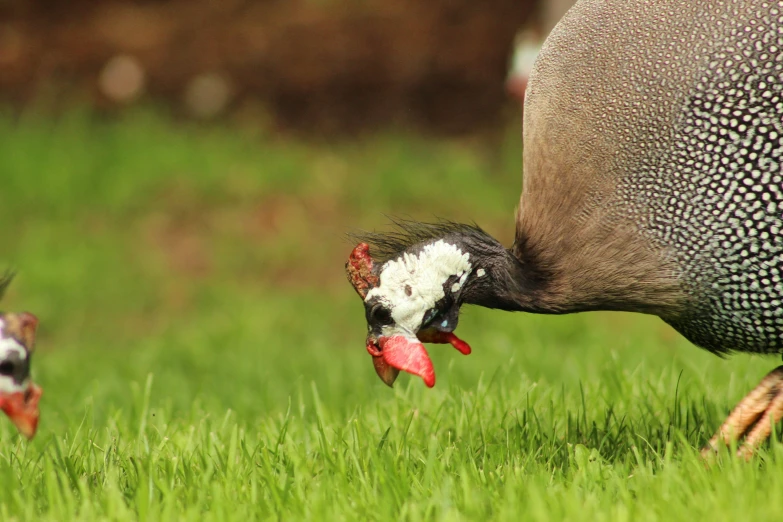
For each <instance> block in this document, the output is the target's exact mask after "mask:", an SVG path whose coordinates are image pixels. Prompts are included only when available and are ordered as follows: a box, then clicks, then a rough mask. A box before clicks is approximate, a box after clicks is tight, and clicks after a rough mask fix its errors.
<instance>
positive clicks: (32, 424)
mask: <svg viewBox="0 0 783 522" xmlns="http://www.w3.org/2000/svg"><path fill="white" fill-rule="evenodd" d="M42 393H43V391H42V390H41V388H40V387H39V386H37V385H35V384H32V383H30V385H29V386H28V388H27V390H25V391H17V392H12V393H0V409H1V410H3V411H4V412H5V414H6V415H8V418H9V419H11V422H13V423H14V426H16V429H17V430H19V433H21V434H22V435H24V436H25V437H26V438H27V439H32V438H33V437H34V436H35V431H36V430H37V429H38V417H39V411H38V401H39V400H40V398H41V394H42Z"/></svg>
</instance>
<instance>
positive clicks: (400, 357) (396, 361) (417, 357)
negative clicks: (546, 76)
mask: <svg viewBox="0 0 783 522" xmlns="http://www.w3.org/2000/svg"><path fill="white" fill-rule="evenodd" d="M379 344H380V347H381V353H382V355H383V360H384V361H386V362H387V363H388V364H389V365H390V366H393V367H394V368H397V369H398V370H403V371H406V372H408V373H412V374H413V375H418V376H419V377H421V378H422V380H424V384H426V385H427V387H428V388H432V387H433V386H435V369H434V368H433V366H432V361H431V360H430V356H429V355H428V354H427V350H425V349H424V345H423V344H421V343H418V342H415V341H411V340H409V339H407V338H405V337H403V336H401V335H393V336H391V337H386V338H381V339H380V342H379Z"/></svg>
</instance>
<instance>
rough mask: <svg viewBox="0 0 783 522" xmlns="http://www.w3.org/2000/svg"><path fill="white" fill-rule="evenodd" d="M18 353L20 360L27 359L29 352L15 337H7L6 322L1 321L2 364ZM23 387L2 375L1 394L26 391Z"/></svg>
mask: <svg viewBox="0 0 783 522" xmlns="http://www.w3.org/2000/svg"><path fill="white" fill-rule="evenodd" d="M13 352H16V353H17V354H18V355H19V357H20V358H22V359H26V358H27V350H25V349H24V346H22V345H21V344H19V343H18V342H17V341H16V339H14V338H13V337H6V335H5V321H3V320H2V319H0V362H2V361H4V360H5V359H6V358H7V357H8V356H9V355H11V354H12V353H13ZM24 389H25V387H24V386H23V385H20V384H17V383H15V382H14V379H13V378H12V377H9V376H7V375H0V393H12V392H17V391H22V390H24Z"/></svg>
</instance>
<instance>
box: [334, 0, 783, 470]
mask: <svg viewBox="0 0 783 522" xmlns="http://www.w3.org/2000/svg"><path fill="white" fill-rule="evenodd" d="M781 53H783V2H779V1H776V2H765V1H759V0H734V1H732V0H719V1H714V2H692V1H689V0H674V1H671V2H643V1H640V0H633V1H628V0H604V1H599V0H581V1H580V2H578V3H577V4H576V6H575V7H574V8H573V9H571V10H570V11H569V12H568V14H567V15H566V16H565V17H564V18H563V20H562V21H561V22H560V24H559V25H558V26H557V27H556V28H555V30H554V31H553V32H552V34H551V35H550V36H549V38H548V39H547V41H546V42H545V44H544V46H543V48H542V50H541V52H540V55H539V57H538V59H537V61H536V65H535V67H534V69H533V73H532V75H531V78H530V82H529V84H528V87H527V92H526V97H525V114H524V172H525V177H524V186H523V190H522V196H521V199H520V206H519V211H518V214H517V217H516V238H515V241H514V244H513V245H512V246H511V248H509V249H506V248H505V247H504V246H502V245H501V244H500V243H499V242H498V241H496V240H495V239H493V238H492V237H490V236H489V235H487V234H486V233H484V232H483V231H481V230H480V229H478V228H476V227H473V226H467V225H458V224H452V223H438V224H417V223H409V222H398V228H397V230H396V231H394V232H391V233H388V234H368V235H366V236H364V237H362V238H361V240H362V242H361V243H360V244H359V245H358V246H357V247H356V248H355V249H354V251H353V252H352V254H351V257H350V259H349V261H348V263H347V265H346V268H347V271H348V276H349V279H350V281H351V282H352V284H353V285H354V288H355V289H356V291H357V292H358V293H359V295H360V296H361V297H362V300H363V302H364V308H365V313H366V319H367V324H368V336H367V350H368V352H369V353H370V354H371V355H372V357H373V361H374V364H375V369H376V371H377V373H378V375H379V376H380V377H381V378H382V379H383V380H384V382H386V383H387V384H390V385H391V383H393V382H394V380H395V378H396V377H397V373H398V372H399V371H400V370H403V371H408V372H411V373H414V374H417V375H420V376H421V377H422V378H423V379H424V380H425V382H426V384H427V385H429V386H431V385H433V384H434V382H435V375H434V371H433V369H432V363H431V362H430V361H429V357H428V356H427V352H426V350H425V349H424V346H423V345H422V342H443V343H446V342H448V343H451V344H453V345H454V346H456V347H457V348H459V349H460V351H462V352H463V353H469V351H470V349H469V347H468V346H467V345H466V344H465V343H463V342H462V341H461V340H459V339H458V338H457V337H456V336H455V335H454V333H453V332H454V329H455V328H456V327H457V319H458V312H459V308H460V306H462V305H463V304H477V305H480V306H485V307H489V308H497V309H502V310H511V311H524V312H533V313H546V314H565V313H572V312H581V311H588V310H621V311H630V312H641V313H646V314H654V315H657V316H659V317H661V318H662V319H663V320H664V321H666V322H667V323H669V324H670V325H672V326H673V327H674V328H675V329H676V330H677V331H679V332H680V333H681V334H682V335H684V336H685V337H686V338H688V339H689V340H690V341H692V342H693V343H694V344H696V345H698V346H701V347H703V348H706V349H707V350H710V351H711V352H714V353H716V354H726V353H729V352H732V351H742V352H752V353H759V354H781V353H783V306H781V304H782V302H783V281H782V280H781V278H782V277H783V234H781V228H782V227H783V60H781V56H783V54H781ZM782 390H783V367H781V368H778V369H777V370H775V371H773V372H772V373H770V374H769V375H768V376H767V377H766V378H765V379H764V380H763V381H762V383H761V384H760V385H759V387H758V388H757V389H756V390H754V391H753V392H751V393H750V394H749V395H748V397H746V399H745V400H743V401H742V402H741V403H740V404H739V405H738V406H737V408H736V409H735V410H734V411H733V412H732V414H731V415H730V416H729V418H728V419H727V421H726V423H724V425H723V426H722V427H721V428H720V429H719V430H718V432H717V433H716V435H715V437H713V438H712V440H711V441H710V443H709V445H708V447H707V448H706V451H711V449H712V448H715V447H716V445H717V444H718V443H719V442H720V441H724V442H729V441H731V440H732V439H735V438H740V437H743V436H744V437H745V443H744V445H743V446H741V448H740V452H741V453H742V454H744V455H749V454H751V452H752V450H753V449H754V448H755V447H756V446H757V445H758V444H759V443H760V442H761V441H763V440H764V439H765V438H766V437H767V436H768V435H769V433H770V431H771V427H772V425H773V424H774V423H775V422H777V421H779V420H780V419H781V417H783V392H782Z"/></svg>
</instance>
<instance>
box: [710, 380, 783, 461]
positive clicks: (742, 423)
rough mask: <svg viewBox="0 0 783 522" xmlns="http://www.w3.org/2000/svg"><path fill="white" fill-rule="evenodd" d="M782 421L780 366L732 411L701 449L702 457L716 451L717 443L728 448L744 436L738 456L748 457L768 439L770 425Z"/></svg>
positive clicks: (782, 398) (782, 389)
mask: <svg viewBox="0 0 783 522" xmlns="http://www.w3.org/2000/svg"><path fill="white" fill-rule="evenodd" d="M781 418H783V366H778V367H777V368H775V369H774V370H772V371H771V372H769V373H768V374H767V376H766V377H764V378H763V379H762V380H761V382H760V383H759V385H758V386H756V387H755V388H754V389H753V391H751V392H750V393H749V394H747V395H746V396H745V398H744V399H742V400H741V401H740V403H739V404H737V406H736V407H735V408H734V410H733V411H732V412H731V414H730V415H729V416H728V418H727V419H726V421H725V422H724V423H723V425H722V426H721V427H720V429H719V430H718V431H717V433H715V435H713V437H712V438H711V439H710V441H709V442H708V443H707V446H705V447H704V448H703V449H702V450H701V454H702V456H704V457H706V456H707V455H709V454H711V453H713V452H715V451H717V449H718V442H719V441H723V443H724V444H726V445H729V444H730V443H731V442H732V441H735V440H739V439H740V438H741V437H742V436H745V441H744V443H743V444H742V446H740V448H739V449H738V450H737V455H738V456H740V457H744V458H750V456H751V455H753V451H754V450H755V449H756V448H757V447H758V446H759V444H761V443H762V442H764V440H766V438H767V437H769V434H770V432H771V431H772V426H773V424H776V423H777V422H778V421H780V419H781Z"/></svg>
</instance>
